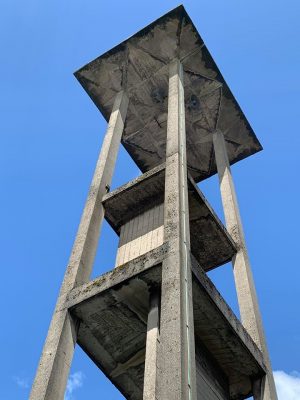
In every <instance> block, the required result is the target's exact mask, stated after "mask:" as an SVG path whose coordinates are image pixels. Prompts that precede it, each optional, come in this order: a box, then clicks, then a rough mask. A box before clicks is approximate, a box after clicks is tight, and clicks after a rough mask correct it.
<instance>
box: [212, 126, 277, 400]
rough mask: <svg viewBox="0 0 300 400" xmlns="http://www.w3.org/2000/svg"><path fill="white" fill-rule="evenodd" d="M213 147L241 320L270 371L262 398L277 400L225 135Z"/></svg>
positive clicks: (218, 135)
mask: <svg viewBox="0 0 300 400" xmlns="http://www.w3.org/2000/svg"><path fill="white" fill-rule="evenodd" d="M213 144H214V151H215V158H216V163H217V168H218V174H219V181H220V190H221V197H222V203H223V208H224V215H225V220H226V227H227V230H228V232H229V233H230V234H231V236H232V238H233V240H234V241H235V243H236V245H237V248H238V251H237V254H236V255H235V257H234V258H233V260H232V263H233V271H234V278H235V285H236V290H237V296H238V302H239V308H240V314H241V320H242V323H243V325H244V327H245V328H246V330H247V331H248V333H249V334H250V336H251V337H252V339H253V340H254V342H255V343H256V344H257V346H258V347H259V349H260V350H261V351H262V353H263V355H264V360H265V364H266V366H267V369H268V373H267V376H266V379H265V380H264V382H263V388H262V393H263V395H262V397H261V399H263V400H277V394H276V388H275V383H274V378H273V373H272V369H271V363H270V358H269V353H268V349H267V345H266V339H265V334H264V331H263V324H262V319H261V315H260V311H259V307H258V301H257V296H256V291H255V286H254V281H253V276H252V272H251V267H250V262H249V258H248V253H247V248H246V242H245V237H244V232H243V227H242V222H241V217H240V212H239V208H238V202H237V198H236V193H235V188H234V183H233V179H232V175H231V170H230V164H229V160H228V155H227V150H226V143H225V140H224V136H223V133H222V132H220V131H217V132H215V133H214V134H213ZM255 399H256V400H258V399H259V400H260V397H256V398H255Z"/></svg>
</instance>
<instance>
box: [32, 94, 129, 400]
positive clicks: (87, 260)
mask: <svg viewBox="0 0 300 400" xmlns="http://www.w3.org/2000/svg"><path fill="white" fill-rule="evenodd" d="M127 107H128V98H127V95H126V94H125V93H124V92H120V93H118V94H117V96H116V99H115V102H114V106H113V110H112V113H111V117H110V120H109V123H108V128H107V131H106V135H105V138H104V141H103V145H102V149H101V153H100V156H99V159H98V162H97V166H96V170H95V173H94V177H93V180H92V184H91V187H90V191H89V194H88V198H87V201H86V204H85V208H84V211H83V214H82V218H81V221H80V225H79V228H78V232H77V236H76V238H75V242H74V246H73V249H72V253H71V256H70V260H69V264H68V267H67V271H66V274H65V276H64V280H63V283H62V286H61V290H60V294H59V297H58V301H57V304H56V307H55V310H54V314H53V317H52V321H51V323H50V327H49V331H48V335H47V338H46V341H45V345H44V349H43V352H42V355H41V359H40V362H39V366H38V370H37V373H36V377H35V380H34V383H33V386H32V391H31V395H30V400H46V399H47V400H63V398H64V392H65V387H66V383H67V379H68V374H69V369H70V366H71V361H72V358H73V352H74V347H75V344H76V321H74V320H73V319H72V317H71V316H70V314H69V312H68V310H67V309H66V308H65V306H64V303H65V298H66V296H67V294H68V292H69V291H70V290H71V289H73V288H74V287H75V286H78V285H81V284H83V283H85V282H87V281H88V280H89V277H90V273H91V271H92V266H93V262H94V257H95V254H96V250H97V245H98V240H99V234H100V228H101V224H102V221H103V218H104V209H103V206H102V203H101V201H102V198H103V196H104V194H105V193H106V186H107V185H110V183H111V179H112V174H113V171H114V167H115V163H116V158H117V154H118V149H119V145H120V140H121V136H122V132H123V128H124V121H125V117H126V112H127Z"/></svg>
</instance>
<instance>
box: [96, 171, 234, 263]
mask: <svg viewBox="0 0 300 400" xmlns="http://www.w3.org/2000/svg"><path fill="white" fill-rule="evenodd" d="M164 179H165V164H163V165H161V166H158V167H156V168H154V169H153V170H151V171H149V172H146V173H145V174H144V175H142V176H140V177H138V178H137V179H134V180H133V181H131V182H129V183H127V184H126V185H124V186H122V187H120V188H118V189H116V190H114V191H112V192H111V193H108V194H107V195H105V196H104V199H103V205H104V208H105V218H106V220H107V221H108V222H109V224H110V225H111V227H112V228H113V229H114V230H115V232H116V233H117V234H120V231H121V227H122V226H124V225H125V224H127V223H128V222H129V221H130V220H132V219H133V218H134V217H136V216H137V215H139V214H142V213H144V212H146V211H148V210H149V209H151V208H154V207H157V206H158V205H160V204H162V203H163V195H164V186H165V185H164ZM188 204H189V219H190V236H191V238H190V239H191V250H192V253H193V255H194V256H195V257H196V259H197V260H198V262H199V264H200V265H201V266H202V268H204V269H205V270H206V271H209V270H211V269H213V268H215V267H217V266H220V265H222V264H224V263H226V262H228V261H230V260H231V259H232V257H233V256H234V254H235V252H236V249H235V244H234V242H233V240H232V239H231V237H230V235H228V233H227V231H226V229H225V227H224V225H223V224H222V222H221V221H220V220H219V218H218V217H217V215H216V214H215V212H214V211H213V209H212V207H211V206H210V205H209V203H208V201H207V200H206V199H205V197H204V195H203V194H202V192H201V191H200V189H199V188H198V187H197V186H196V184H195V183H194V181H193V179H192V178H191V177H189V179H188Z"/></svg>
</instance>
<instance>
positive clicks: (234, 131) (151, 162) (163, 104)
mask: <svg viewBox="0 0 300 400" xmlns="http://www.w3.org/2000/svg"><path fill="white" fill-rule="evenodd" d="M75 76H76V78H77V79H78V80H79V82H80V83H81V85H82V86H83V88H84V89H85V90H86V92H87V93H88V95H89V96H90V97H91V99H92V100H93V102H94V103H95V105H96V106H97V107H98V108H99V110H100V111H101V113H102V114H103V116H104V117H105V118H106V120H107V121H108V127H107V131H106V134H105V138H104V142H103V146H102V150H101V153H100V156H99V159H98V162H97V165H96V170H95V174H94V177H93V181H92V184H91V188H90V191H89V194H88V198H87V202H86V205H85V208H84V211H83V215H82V219H81V222H80V225H79V229H78V233H77V236H76V239H75V243H74V246H73V249H72V253H71V256H70V260H69V264H68V266H67V270H66V274H65V277H64V280H63V283H62V287H61V290H60V294H59V297H58V300H57V305H56V308H55V311H54V314H53V317H52V321H51V324H50V328H49V332H48V336H47V339H46V342H45V345H44V349H43V353H42V356H41V359H40V363H39V366H38V370H37V374H36V378H35V381H34V384H33V387H32V392H31V396H30V399H31V400H46V399H47V400H63V397H64V392H65V387H66V382H67V378H68V373H69V369H70V365H71V362H72V357H73V352H74V348H75V345H76V344H78V345H79V346H80V347H81V348H82V349H83V350H84V351H85V353H86V354H87V356H89V357H90V359H91V360H92V361H93V362H94V363H95V364H96V365H97V366H98V367H99V368H100V369H101V370H102V371H103V372H104V373H105V374H106V376H107V377H108V378H109V379H110V380H111V382H112V383H113V384H114V385H115V386H116V387H117V388H118V389H119V390H120V392H121V393H122V394H123V395H124V397H125V398H126V399H130V400H142V399H143V400H196V399H198V400H220V399H222V400H229V399H232V400H234V399H236V400H238V399H246V398H247V397H249V396H251V395H252V396H254V399H255V400H276V399H277V396H276V389H275V385H274V379H273V374H272V369H271V364H270V360H269V355H268V350H267V346H266V340H265V336H264V332H263V326H262V320H261V316H260V312H259V307H258V302H257V297H256V292H255V287H254V282H253V277H252V273H251V268H250V263H249V259H248V255H247V249H246V244H245V239H244V234H243V228H242V223H241V218H240V214H239V209H238V202H237V199H236V194H235V189H234V183H233V178H232V174H231V171H230V165H231V164H233V163H236V162H237V161H240V160H242V159H243V158H245V157H248V156H250V155H252V154H254V153H256V152H258V151H260V150H261V149H262V148H261V145H260V143H259V141H258V139H257V138H256V136H255V134H254V132H253V130H252V129H251V127H250V125H249V123H248V121H247V120H246V118H245V116H244V114H243V112H242V111H241V109H240V107H239V105H238V104H237V102H236V100H235V99H234V97H233V95H232V93H231V91H230V89H229V88H228V86H227V84H226V82H225V81H224V79H223V77H222V75H221V73H220V71H219V70H218V68H217V66H216V64H215V62H214V60H213V59H212V57H211V55H210V53H209V52H208V50H207V48H206V46H205V44H204V42H203V40H202V39H201V37H200V35H199V34H198V32H197V30H196V28H195V26H194V25H193V23H192V21H191V19H190V18H189V16H188V15H187V13H186V11H185V9H184V8H183V7H182V6H180V7H177V8H175V9H174V10H172V11H171V12H169V13H168V14H166V15H164V16H162V17H161V18H159V19H158V20H157V21H155V22H154V23H152V24H151V25H149V26H147V27H146V28H144V29H143V30H141V31H140V32H138V33H137V34H135V35H134V36H132V37H131V38H129V39H128V40H126V41H125V42H123V43H121V44H119V45H118V46H116V47H115V48H113V49H112V50H110V51H108V52H107V53H105V54H103V55H102V56H100V57H99V58H97V59H96V60H94V61H92V62H91V63H89V64H87V65H86V66H85V67H83V68H81V69H80V70H79V71H77V72H76V73H75ZM120 143H122V144H123V146H124V147H125V148H126V150H127V151H128V153H129V154H130V156H131V157H132V159H133V161H134V162H135V163H136V164H137V165H138V167H139V168H140V169H141V171H142V175H140V176H139V177H137V178H136V179H134V180H133V181H131V182H128V183H127V184H125V185H124V186H122V187H120V188H118V189H116V190H113V191H112V192H108V188H109V186H110V183H111V179H112V175H113V171H114V167H115V163H116V158H117V153H118V149H119V145H120ZM215 173H218V175H219V181H220V190H221V196H222V202H223V207H224V214H225V219H226V228H225V227H224V226H223V225H222V223H221V221H220V220H219V218H218V217H217V215H216V214H215V212H214V211H213V209H212V208H211V206H210V205H209V204H208V202H207V200H206V199H205V197H204V196H203V194H202V193H201V191H200V190H199V188H198V186H197V185H196V183H198V182H200V181H202V180H204V179H206V178H208V177H210V176H212V175H213V174H215ZM104 218H105V219H106V220H107V221H108V222H109V224H110V225H111V227H112V228H113V229H114V231H115V232H116V233H117V234H118V235H119V238H120V239H119V247H118V251H117V255H116V263H115V266H114V268H112V270H111V271H110V272H108V273H106V274H104V275H102V276H100V277H98V278H96V279H94V280H92V281H91V280H90V274H91V271H92V267H93V262H94V257H95V253H96V249H97V245H98V241H99V235H100V231H101V225H102V221H103V219H104ZM230 260H232V264H233V275H234V279H235V284H236V290H237V295H238V302H239V307H240V314H241V321H239V320H238V319H237V318H236V316H235V315H234V314H233V312H232V311H231V309H230V308H229V306H228V305H227V304H226V302H225V301H224V299H223V298H222V297H221V295H220V293H219V292H218V291H217V289H216V288H215V286H214V285H213V283H212V282H211V281H210V279H209V278H208V276H207V274H206V272H207V271H209V270H211V269H213V268H217V267H221V266H222V264H224V263H227V262H228V261H230Z"/></svg>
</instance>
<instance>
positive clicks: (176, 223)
mask: <svg viewBox="0 0 300 400" xmlns="http://www.w3.org/2000/svg"><path fill="white" fill-rule="evenodd" d="M187 185H188V183H187V164H186V130H185V110H184V89H183V69H182V65H181V63H180V62H179V60H175V61H174V62H172V63H171V64H170V66H169V92H168V124H167V147H166V172H165V201H164V240H165V241H168V242H172V247H173V249H174V254H173V255H171V256H169V257H167V258H166V259H165V260H164V261H163V263H162V284H161V314H160V344H161V345H160V351H159V354H158V370H159V371H158V375H157V392H156V393H155V396H156V397H157V398H160V399H167V398H170V399H173V400H194V399H196V397H197V395H196V390H197V389H196V372H195V370H196V365H195V344H194V324H193V303H192V292H191V290H192V282H191V268H190V228H189V206H188V188H187Z"/></svg>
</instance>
